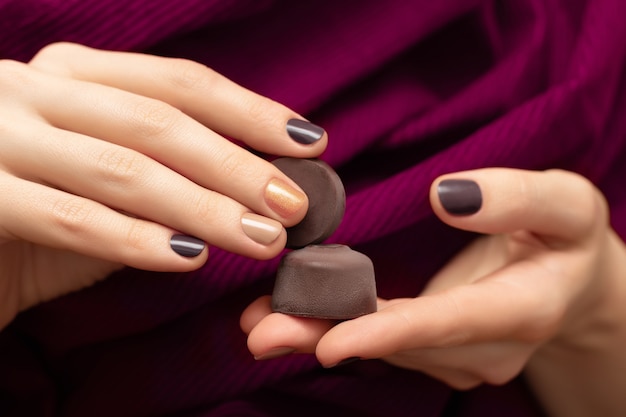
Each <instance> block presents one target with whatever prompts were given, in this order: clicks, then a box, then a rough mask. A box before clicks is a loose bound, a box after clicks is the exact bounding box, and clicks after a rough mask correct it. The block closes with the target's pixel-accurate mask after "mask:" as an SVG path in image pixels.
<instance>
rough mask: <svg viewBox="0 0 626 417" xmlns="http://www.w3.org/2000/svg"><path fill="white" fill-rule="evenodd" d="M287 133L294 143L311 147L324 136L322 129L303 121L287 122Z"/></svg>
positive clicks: (293, 120) (292, 120)
mask: <svg viewBox="0 0 626 417" xmlns="http://www.w3.org/2000/svg"><path fill="white" fill-rule="evenodd" d="M287 133H288V134H289V136H291V139H293V140H295V141H296V142H298V143H301V144H303V145H311V144H313V143H315V142H317V141H318V140H320V139H321V138H322V136H324V129H322V128H321V127H319V126H317V125H314V124H313V123H310V122H307V121H305V120H300V119H291V120H289V121H288V122H287Z"/></svg>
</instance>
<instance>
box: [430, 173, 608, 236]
mask: <svg viewBox="0 0 626 417" xmlns="http://www.w3.org/2000/svg"><path fill="white" fill-rule="evenodd" d="M430 199H431V204H432V206H433V209H434V211H435V213H436V214H437V215H438V216H439V217H440V218H441V219H442V220H443V221H444V222H446V223H448V224H450V225H452V226H454V227H457V228H460V229H465V230H470V231H475V232H480V233H488V234H497V233H505V232H515V231H517V230H528V231H530V232H532V233H534V234H537V235H539V236H541V237H542V238H545V239H546V240H548V241H552V242H555V243H558V242H563V241H574V240H578V239H584V238H586V237H589V236H590V235H593V233H591V232H592V231H593V228H594V227H596V226H598V225H602V226H603V225H604V224H605V223H606V219H607V210H606V205H605V203H604V200H603V198H602V197H601V195H600V193H599V192H598V191H597V190H596V188H595V187H594V186H593V185H592V184H591V183H590V182H589V181H588V180H586V179H584V178H583V177H581V176H579V175H577V174H574V173H571V172H566V171H561V170H549V171H544V172H534V171H523V170H514V169H505V168H488V169H479V170H475V171H466V172H459V173H454V174H448V175H445V176H443V177H440V178H438V179H437V180H436V181H434V183H433V186H432V187H431V192H430Z"/></svg>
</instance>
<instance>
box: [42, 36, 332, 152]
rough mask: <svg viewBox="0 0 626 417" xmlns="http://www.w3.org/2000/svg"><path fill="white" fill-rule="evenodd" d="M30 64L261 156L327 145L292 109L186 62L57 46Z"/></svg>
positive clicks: (320, 133)
mask: <svg viewBox="0 0 626 417" xmlns="http://www.w3.org/2000/svg"><path fill="white" fill-rule="evenodd" d="M31 65H33V66H35V67H37V68H39V69H42V70H44V71H47V72H50V73H54V74H60V75H63V76H69V77H72V78H76V79H80V80H85V81H90V82H94V83H99V84H105V85H109V86H112V87H116V88H119V89H122V90H126V91H130V92H133V93H136V94H139V95H142V96H146V97H152V98H155V99H157V100H160V101H163V102H166V103H169V104H170V105H172V106H174V107H176V108H178V109H180V110H182V111H183V112H185V113H186V114H188V115H190V116H191V117H193V118H194V119H197V120H199V121H201V122H202V123H204V124H205V125H206V126H209V127H210V128H211V129H214V130H216V131H218V132H220V133H222V134H224V135H226V136H229V137H232V138H236V139H239V140H242V141H244V142H246V143H247V144H248V145H250V146H252V147H253V148H255V149H257V150H260V151H262V152H266V153H270V154H275V155H285V156H294V157H303V158H310V157H315V156H317V155H319V154H321V153H322V152H323V150H324V149H325V147H326V144H327V140H328V137H327V135H326V133H325V132H324V131H323V129H321V128H319V127H318V126H315V125H312V124H309V123H306V122H304V118H303V117H302V116H300V115H298V114H297V113H295V112H294V111H292V110H290V109H288V108H287V107H285V106H283V105H281V104H279V103H277V102H275V101H272V100H270V99H268V98H266V97H263V96H260V95H258V94H255V93H253V92H251V91H249V90H247V89H245V88H243V87H241V86H239V85H237V84H235V83H234V82H232V81H230V80H228V79H227V78H225V77H223V76H222V75H220V74H218V73H216V72H215V71H212V70H210V69H209V68H207V67H205V66H204V65H201V64H198V63H195V62H192V61H188V60H183V59H172V58H163V57H156V56H151V55H143V54H136V53H121V52H113V51H100V50H96V49H91V48H87V47H84V46H80V45H76V44H69V43H58V44H53V45H50V46H48V47H47V48H45V49H43V50H42V51H41V52H40V53H39V54H38V55H37V56H36V57H35V58H34V59H33V61H32V62H31ZM290 120H296V121H297V122H292V123H289V121H290ZM303 122H304V123H303Z"/></svg>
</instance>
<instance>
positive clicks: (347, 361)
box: [326, 356, 361, 368]
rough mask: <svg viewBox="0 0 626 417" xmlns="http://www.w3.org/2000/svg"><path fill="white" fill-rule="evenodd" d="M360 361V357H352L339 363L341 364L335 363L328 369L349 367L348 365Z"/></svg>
mask: <svg viewBox="0 0 626 417" xmlns="http://www.w3.org/2000/svg"><path fill="white" fill-rule="evenodd" d="M360 360H361V358H359V357H358V356H352V357H350V358H346V359H344V360H342V361H339V362H337V363H335V364H333V365H328V366H326V368H336V367H337V366H344V365H348V364H351V363H354V362H358V361H360Z"/></svg>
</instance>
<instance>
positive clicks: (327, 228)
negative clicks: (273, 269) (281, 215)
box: [272, 158, 376, 320]
mask: <svg viewBox="0 0 626 417" xmlns="http://www.w3.org/2000/svg"><path fill="white" fill-rule="evenodd" d="M273 164H274V165H276V166H277V167H278V169H280V170H281V171H283V172H284V173H285V174H286V175H287V176H288V177H290V178H291V179H293V180H294V181H295V182H296V183H297V184H298V185H299V186H300V187H301V188H302V190H303V191H304V192H305V193H306V195H307V197H308V198H309V209H308V211H307V214H306V216H305V217H304V219H303V220H302V221H301V222H300V223H298V224H297V225H296V226H293V227H290V228H288V229H287V247H289V248H292V249H297V250H294V251H292V252H290V253H288V254H286V255H285V256H284V257H283V259H282V260H281V263H280V266H279V267H278V273H277V275H276V282H275V284H274V292H273V294H272V310H273V311H277V312H281V313H285V314H290V315H293V316H302V317H316V318H322V319H335V320H347V319H352V318H355V317H358V316H362V315H364V314H369V313H373V312H375V311H376V281H375V277H374V266H373V265H372V261H371V260H370V259H369V258H368V257H367V256H365V255H364V254H362V253H359V252H357V251H354V250H352V249H350V248H349V247H348V246H345V245H336V244H333V245H320V244H319V243H321V242H323V241H324V240H325V239H326V238H328V237H329V236H330V235H331V234H332V233H333V232H334V231H335V229H336V228H337V227H338V226H339V223H340V222H341V219H342V217H343V214H344V211H345V207H346V194H345V190H344V188H343V184H342V182H341V179H340V178H339V176H338V175H337V173H335V171H334V170H333V169H332V168H331V167H330V166H329V165H328V164H326V163H325V162H323V161H321V160H318V159H296V158H279V159H276V160H275V161H273ZM300 248H301V249H300Z"/></svg>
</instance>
